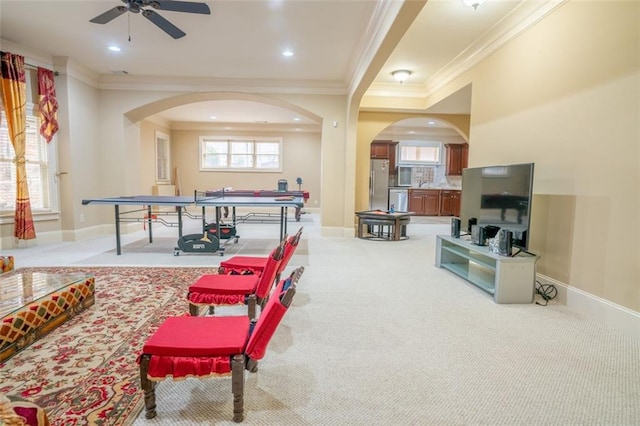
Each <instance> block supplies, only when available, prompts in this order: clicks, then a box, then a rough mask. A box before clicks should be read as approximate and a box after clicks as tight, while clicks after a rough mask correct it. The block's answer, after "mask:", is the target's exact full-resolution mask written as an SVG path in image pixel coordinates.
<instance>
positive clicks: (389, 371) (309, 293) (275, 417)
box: [135, 225, 640, 425]
mask: <svg viewBox="0 0 640 426" xmlns="http://www.w3.org/2000/svg"><path fill="white" fill-rule="evenodd" d="M417 226H419V225H417ZM446 229H447V225H440V226H431V227H427V225H424V229H421V230H420V233H419V234H418V233H417V232H413V233H412V232H410V234H412V238H411V239H409V240H407V241H401V242H377V241H375V242H374V241H364V240H357V239H325V238H321V237H318V236H316V237H311V238H309V239H308V242H309V256H308V258H307V259H306V262H304V260H303V259H302V257H304V256H302V257H301V256H294V258H293V259H292V262H291V264H292V266H295V265H297V264H298V263H301V262H304V263H306V264H308V266H305V268H306V269H305V273H304V275H303V276H302V278H301V280H300V284H299V293H298V294H297V296H296V299H295V300H294V306H293V307H292V308H291V310H290V311H289V312H288V313H287V316H285V318H284V321H283V323H282V324H281V327H280V328H279V330H278V332H277V334H276V336H275V338H274V340H273V342H272V345H271V346H270V347H269V349H268V351H267V354H266V357H265V359H264V360H263V361H262V362H261V364H260V371H259V372H258V373H257V374H248V378H247V385H246V390H245V404H246V420H245V424H257V425H303V424H309V425H334V424H335V425H373V424H375V425H394V424H397V425H400V424H402V425H405V424H415V425H480V424H482V425H516V424H517V425H541V424H546V425H551V424H553V425H577V424H580V425H588V424H590V425H632V424H637V422H638V419H640V399H639V398H638V397H639V396H640V376H638V371H640V368H639V367H640V357H639V356H638V355H639V354H640V342H639V341H638V340H632V339H629V338H628V337H624V336H622V335H619V334H616V333H615V332H613V331H611V330H609V329H607V328H605V327H604V326H602V325H600V324H598V323H595V322H592V321H588V320H585V319H584V318H580V317H578V316H576V315H574V314H573V313H571V312H570V311H568V310H567V309H566V308H564V307H562V306H557V305H554V304H553V303H551V304H550V305H549V306H547V307H543V306H539V305H535V304H531V305H497V304H495V303H493V301H492V300H491V298H490V297H489V296H488V295H487V294H486V293H483V292H482V291H480V290H479V289H477V288H475V287H473V286H472V285H470V284H468V283H467V282H465V281H463V280H461V279H459V278H457V277H455V276H453V275H452V274H450V273H448V272H447V271H444V270H441V269H436V268H435V267H434V266H433V264H434V247H435V234H437V233H444V232H446ZM414 231H417V229H415V230H414ZM229 389H230V384H229V382H228V379H221V380H217V379H211V380H204V381H199V380H195V379H194V380H189V381H183V382H163V383H161V384H160V385H159V387H158V390H157V402H158V418H157V419H155V420H153V421H147V420H145V419H144V417H143V415H141V416H139V417H138V419H137V420H136V422H135V424H136V425H150V424H153V425H159V424H163V425H199V424H227V423H228V424H232V422H231V420H230V419H231V413H232V400H231V395H230V393H229V392H230V390H229Z"/></svg>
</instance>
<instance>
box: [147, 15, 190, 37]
mask: <svg viewBox="0 0 640 426" xmlns="http://www.w3.org/2000/svg"><path fill="white" fill-rule="evenodd" d="M142 15H143V16H144V17H145V18H147V19H148V20H150V21H151V22H153V23H154V24H156V25H157V26H158V28H160V29H161V30H162V31H164V32H165V33H167V34H169V35H170V36H171V37H173V38H181V37H184V36H186V35H187V34H186V33H185V32H183V31H182V30H181V29H180V28H178V27H176V26H175V25H173V24H172V23H171V22H169V21H167V20H166V19H164V18H163V17H162V16H160V15H158V14H157V13H156V12H154V11H153V10H149V9H145V10H143V11H142Z"/></svg>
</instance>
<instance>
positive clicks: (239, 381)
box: [231, 354, 244, 423]
mask: <svg viewBox="0 0 640 426" xmlns="http://www.w3.org/2000/svg"><path fill="white" fill-rule="evenodd" d="M231 392H232V393H233V421H234V422H236V423H240V422H241V421H243V420H244V355H241V354H238V355H234V356H233V359H232V360H231Z"/></svg>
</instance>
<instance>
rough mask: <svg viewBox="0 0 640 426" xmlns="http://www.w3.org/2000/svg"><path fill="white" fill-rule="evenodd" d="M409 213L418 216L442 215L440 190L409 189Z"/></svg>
mask: <svg viewBox="0 0 640 426" xmlns="http://www.w3.org/2000/svg"><path fill="white" fill-rule="evenodd" d="M409 211H411V212H414V213H415V214H416V215H417V216H438V215H439V214H440V190H438V189H409Z"/></svg>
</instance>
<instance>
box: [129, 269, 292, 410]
mask: <svg viewBox="0 0 640 426" xmlns="http://www.w3.org/2000/svg"><path fill="white" fill-rule="evenodd" d="M303 271H304V268H302V267H300V268H298V269H296V270H295V271H294V272H293V273H292V274H291V276H289V277H287V278H285V279H283V280H281V281H279V282H278V285H277V286H276V289H275V290H274V294H273V295H272V297H270V298H269V301H268V302H267V303H266V305H265V308H264V310H263V311H262V313H261V314H260V318H259V319H258V320H257V322H255V326H254V327H251V322H250V320H249V318H248V317H246V316H244V315H241V316H229V317H194V316H183V317H175V318H168V319H167V320H166V321H165V322H164V323H163V324H161V325H160V327H159V328H158V330H157V331H156V332H155V333H154V334H153V335H152V336H151V337H150V338H149V340H148V341H147V342H146V343H145V344H144V346H143V348H142V353H141V354H140V356H139V357H138V363H139V365H140V385H141V388H142V390H143V391H144V403H145V410H146V412H145V416H146V418H148V419H151V418H153V417H155V416H156V414H157V413H156V396H155V387H156V385H157V382H159V381H162V380H164V379H174V380H175V379H183V378H186V377H197V378H208V377H212V376H220V375H225V376H228V375H229V374H230V375H231V391H232V393H233V420H234V421H235V422H241V421H242V420H244V370H245V369H246V370H249V371H251V372H255V371H257V367H258V361H259V360H261V359H262V358H263V357H264V355H265V352H266V349H267V346H268V344H269V341H270V340H271V338H272V337H273V335H274V334H275V331H276V329H277V327H278V325H279V324H280V321H281V320H282V317H283V316H284V314H285V313H286V311H287V309H288V308H289V306H290V305H291V301H292V299H293V296H294V295H295V291H296V284H297V282H298V280H299V279H300V276H301V275H302V272H303Z"/></svg>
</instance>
